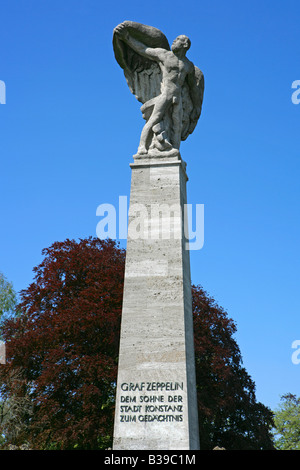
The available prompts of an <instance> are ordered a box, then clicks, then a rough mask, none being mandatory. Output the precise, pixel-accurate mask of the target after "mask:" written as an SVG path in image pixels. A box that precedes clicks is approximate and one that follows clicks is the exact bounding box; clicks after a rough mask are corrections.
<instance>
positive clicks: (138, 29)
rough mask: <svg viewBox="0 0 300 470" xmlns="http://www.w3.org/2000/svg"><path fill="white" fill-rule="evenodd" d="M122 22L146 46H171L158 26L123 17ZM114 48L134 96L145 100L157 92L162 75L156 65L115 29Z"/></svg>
mask: <svg viewBox="0 0 300 470" xmlns="http://www.w3.org/2000/svg"><path fill="white" fill-rule="evenodd" d="M123 25H124V26H125V28H126V29H127V31H128V33H129V34H130V35H131V36H132V37H133V38H134V39H136V40H138V41H140V42H142V43H143V44H145V46H148V47H154V48H155V47H160V48H163V49H166V50H170V45H169V42H168V40H167V38H166V36H165V35H164V34H163V33H162V32H161V31H160V30H159V29H157V28H153V27H152V26H147V25H143V24H141V23H136V22H134V21H125V22H124V23H123ZM113 48H114V54H115V58H116V60H117V62H118V64H119V65H120V67H121V68H122V69H123V70H124V75H125V78H126V81H127V84H128V86H129V89H130V91H131V93H133V94H134V95H135V96H136V98H137V100H138V101H140V102H141V103H143V104H144V103H146V102H147V101H149V100H150V99H152V98H154V97H155V96H158V95H159V94H160V90H161V79H162V77H161V70H160V67H159V65H158V64H157V63H156V62H154V61H152V60H149V59H147V58H145V57H144V56H142V55H140V54H138V53H137V52H135V51H134V50H133V49H132V48H131V47H130V46H128V44H126V43H125V42H124V41H122V38H120V37H119V36H118V35H117V34H115V33H114V35H113Z"/></svg>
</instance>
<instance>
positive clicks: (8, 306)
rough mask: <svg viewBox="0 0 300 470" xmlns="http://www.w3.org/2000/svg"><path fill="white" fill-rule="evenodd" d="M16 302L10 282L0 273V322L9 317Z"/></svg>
mask: <svg viewBox="0 0 300 470" xmlns="http://www.w3.org/2000/svg"><path fill="white" fill-rule="evenodd" d="M16 302H17V295H16V292H15V291H14V288H13V285H12V283H11V282H8V281H7V279H6V278H5V276H4V275H3V274H2V273H0V321H1V320H2V319H4V317H7V316H8V315H10V314H11V313H12V312H13V310H14V307H15V305H16Z"/></svg>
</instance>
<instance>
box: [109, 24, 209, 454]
mask: <svg viewBox="0 0 300 470" xmlns="http://www.w3.org/2000/svg"><path fill="white" fill-rule="evenodd" d="M190 44H191V43H190V40H189V38H188V37H187V36H184V35H181V36H178V37H177V38H176V39H175V40H174V42H173V44H172V47H171V49H170V46H169V43H168V40H167V38H166V37H165V35H164V34H163V33H162V32H161V31H159V30H158V29H156V28H154V27H151V26H146V25H142V24H140V23H135V22H132V21H125V22H124V23H121V24H120V25H118V26H117V27H116V28H115V29H114V34H113V47H114V53H115V57H116V60H117V62H118V63H119V65H120V66H121V67H122V69H123V70H124V74H125V78H126V80H127V83H128V86H129V88H130V90H131V92H132V93H133V94H134V95H135V96H136V98H137V99H138V100H139V101H140V102H141V103H142V107H141V111H142V113H143V118H144V119H145V120H146V124H145V125H144V128H143V130H142V133H141V137H140V143H139V147H138V151H137V154H136V155H134V157H133V158H134V162H133V163H131V164H130V166H131V169H132V179H131V193H130V207H129V219H128V239H127V254H126V265H125V283H124V296H123V309H122V322H121V338H120V354H119V366H118V379H117V392H116V409H115V425H114V443H113V448H114V450H121V449H125V450H134V449H148V450H159V449H160V450H173V449H174V450H175V449H176V450H190V449H199V432H198V413H197V397H196V380H195V359H194V336H193V318H192V296H191V277H190V259H189V251H188V249H187V243H186V240H187V230H186V220H185V211H184V206H185V204H186V203H187V197H186V182H187V175H186V163H185V162H184V161H183V160H182V158H181V155H180V152H179V147H180V143H181V140H185V139H186V138H187V137H188V135H189V134H191V133H192V132H193V130H194V129H195V126H196V124H197V121H198V119H199V117H200V113H201V107H202V100H203V93H204V78H203V74H202V72H201V71H200V70H199V69H198V68H197V67H196V66H194V65H193V64H192V62H190V61H189V60H188V59H187V57H186V52H187V50H188V49H189V47H190Z"/></svg>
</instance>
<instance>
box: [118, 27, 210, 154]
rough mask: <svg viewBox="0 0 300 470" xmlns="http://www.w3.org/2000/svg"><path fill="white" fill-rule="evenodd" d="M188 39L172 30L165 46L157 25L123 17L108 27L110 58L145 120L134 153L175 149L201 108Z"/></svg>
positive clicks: (198, 72) (198, 75) (199, 76)
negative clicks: (171, 38)
mask: <svg viewBox="0 0 300 470" xmlns="http://www.w3.org/2000/svg"><path fill="white" fill-rule="evenodd" d="M190 45H191V41H190V39H189V38H188V37H187V36H185V35H180V36H178V37H177V38H176V39H175V40H174V41H173V43H172V46H171V48H170V45H169V42H168V40H167V38H166V36H165V35H164V34H163V33H162V32H161V31H160V30H159V29H157V28H154V27H152V26H147V25H143V24H141V23H136V22H134V21H124V22H123V23H121V24H119V25H118V26H117V27H116V28H115V29H114V33H113V48H114V54H115V58H116V60H117V62H118V64H119V65H120V67H121V68H122V69H123V71H124V75H125V78H126V81H127V84H128V86H129V89H130V91H131V92H132V93H133V94H134V95H135V96H136V98H137V100H138V101H140V102H141V103H142V106H141V111H142V114H143V118H144V119H145V120H146V124H145V125H144V127H143V130H142V133H141V138H140V144H139V147H138V156H143V155H144V156H147V155H149V156H158V157H159V156H164V155H167V156H169V155H173V154H176V153H178V151H179V147H180V143H181V141H182V140H185V139H187V137H188V136H189V135H190V134H191V133H192V132H193V131H194V129H195V127H196V124H197V122H198V119H199V117H200V114H201V108H202V102H203V93H204V76H203V73H202V72H201V70H200V69H199V68H198V67H196V66H195V65H194V64H193V63H192V62H191V61H190V60H189V59H188V58H187V57H186V53H187V51H188V49H189V48H190Z"/></svg>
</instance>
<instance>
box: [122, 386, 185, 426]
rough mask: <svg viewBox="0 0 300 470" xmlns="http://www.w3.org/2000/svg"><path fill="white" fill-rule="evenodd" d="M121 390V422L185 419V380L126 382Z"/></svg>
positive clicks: (161, 421) (159, 421)
mask: <svg viewBox="0 0 300 470" xmlns="http://www.w3.org/2000/svg"><path fill="white" fill-rule="evenodd" d="M121 390H122V393H121V395H120V422H121V423H145V422H148V423H151V422H158V423H163V422H164V423H166V422H173V421H177V422H180V421H183V396H182V395H181V393H180V392H181V391H183V382H139V383H126V382H125V383H122V384H121ZM126 392H127V393H126ZM174 392H177V393H174Z"/></svg>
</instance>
